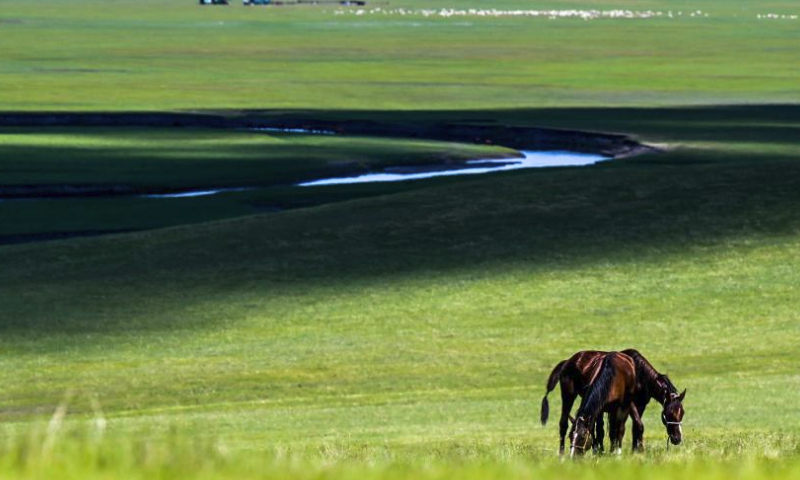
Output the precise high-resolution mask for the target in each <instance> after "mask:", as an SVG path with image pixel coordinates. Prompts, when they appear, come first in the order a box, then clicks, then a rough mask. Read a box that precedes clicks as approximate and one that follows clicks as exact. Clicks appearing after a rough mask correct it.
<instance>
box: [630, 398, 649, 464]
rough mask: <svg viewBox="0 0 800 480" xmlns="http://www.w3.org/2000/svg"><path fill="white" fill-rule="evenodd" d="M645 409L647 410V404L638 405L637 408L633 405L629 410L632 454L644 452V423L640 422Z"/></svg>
mask: <svg viewBox="0 0 800 480" xmlns="http://www.w3.org/2000/svg"><path fill="white" fill-rule="evenodd" d="M645 408H647V404H645V405H640V406H639V407H638V408H637V407H636V405H633V407H632V408H631V416H632V417H633V426H632V427H631V436H632V437H633V442H632V444H633V451H634V452H644V422H642V415H644V410H645Z"/></svg>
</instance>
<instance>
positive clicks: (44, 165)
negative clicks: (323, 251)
mask: <svg viewBox="0 0 800 480" xmlns="http://www.w3.org/2000/svg"><path fill="white" fill-rule="evenodd" d="M513 155H516V152H515V151H513V150H511V149H505V148H502V147H494V146H480V145H466V144H456V143H448V142H435V141H426V140H414V139H411V140H401V139H378V138H366V137H347V138H343V137H331V136H308V135H298V134H271V135H268V134H265V133H261V132H257V133H254V132H246V131H230V130H214V129H168V128H160V129H154V128H111V127H109V128H100V127H98V128H58V127H53V128H16V129H14V128H7V129H3V130H2V131H0V176H1V177H0V178H2V181H1V183H0V215H2V218H3V219H4V221H3V222H2V224H0V241H2V240H3V239H5V241H6V242H15V241H25V240H30V239H46V238H48V235H50V236H56V237H57V236H58V235H62V234H70V233H75V234H82V233H87V232H88V233H91V232H113V231H129V230H139V229H146V228H157V227H165V226H170V225H175V224H185V223H197V222H202V221H209V220H217V219H222V218H229V217H236V216H242V215H248V214H254V213H259V212H276V211H282V210H285V209H291V208H298V207H306V206H313V205H319V204H321V203H327V202H331V201H340V200H342V199H349V198H358V197H362V196H369V195H375V194H385V193H388V192H391V191H396V190H397V189H398V187H392V186H389V187H385V186H384V187H375V186H354V187H350V188H338V189H330V188H315V189H302V188H297V187H295V186H294V184H296V183H298V182H301V181H303V180H311V179H318V178H326V177H334V176H347V175H358V174H362V173H367V172H370V171H376V170H381V169H383V168H385V167H387V166H395V165H415V164H417V165H418V164H439V163H449V162H458V161H464V160H467V159H475V158H496V157H501V158H502V157H505V156H513ZM62 186H70V187H76V188H81V187H82V186H84V187H89V188H92V187H99V188H107V189H110V188H117V187H119V188H122V189H123V190H124V191H131V192H134V193H128V194H122V195H118V196H117V197H110V198H109V197H104V196H102V195H101V196H98V197H92V196H91V195H89V196H87V197H86V198H35V196H36V195H42V196H44V197H46V196H47V195H48V192H53V193H49V195H58V194H60V192H61V188H62ZM20 187H32V191H33V193H31V194H29V196H28V197H25V198H14V192H13V191H14V189H15V188H16V189H19V188H20ZM39 187H40V188H39ZM220 187H225V188H231V187H233V188H245V189H248V190H246V191H242V192H228V193H224V194H220V195H215V196H212V197H201V198H194V199H169V198H140V197H139V196H138V195H136V194H135V192H140V193H143V192H149V193H160V192H170V191H181V190H186V189H199V190H202V189H204V188H220ZM37 188H39V190H41V192H40V193H37V192H38V190H37ZM406 188H408V187H406ZM412 188H413V187H412ZM3 196H6V197H8V198H5V199H2V197H3Z"/></svg>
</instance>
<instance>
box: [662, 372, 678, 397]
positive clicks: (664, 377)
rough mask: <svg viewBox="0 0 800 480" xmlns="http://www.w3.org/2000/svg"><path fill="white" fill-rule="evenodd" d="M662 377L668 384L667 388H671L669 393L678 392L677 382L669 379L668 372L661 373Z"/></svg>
mask: <svg viewBox="0 0 800 480" xmlns="http://www.w3.org/2000/svg"><path fill="white" fill-rule="evenodd" d="M661 379H662V380H664V383H666V384H667V388H669V393H675V394H677V393H678V387H676V386H675V384H673V383H672V380H670V379H669V377H668V376H667V374H666V373H665V374H663V375H661Z"/></svg>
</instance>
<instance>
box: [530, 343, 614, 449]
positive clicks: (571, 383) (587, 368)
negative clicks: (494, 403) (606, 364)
mask: <svg viewBox="0 0 800 480" xmlns="http://www.w3.org/2000/svg"><path fill="white" fill-rule="evenodd" d="M606 354H607V352H600V351H597V350H585V351H582V352H577V353H576V354H575V355H573V356H571V357H569V358H568V359H566V360H563V361H561V362H559V364H558V365H556V368H554V369H553V372H552V373H550V377H549V378H548V379H547V391H546V392H545V394H544V398H543V399H542V411H541V420H542V425H547V418H548V417H549V415H550V404H549V402H548V401H547V395H549V394H550V392H551V391H552V390H553V389H555V388H556V384H557V383H560V384H561V418H560V420H559V422H558V429H559V430H558V431H559V446H558V452H559V453H560V454H563V453H564V438H566V436H567V429H568V428H569V423H568V420H569V419H570V415H569V412H570V411H571V410H572V405H573V403H575V399H576V398H577V397H578V395H582V393H583V392H584V390H585V389H586V388H587V387H588V386H589V383H591V375H592V373H593V372H595V371H597V370H598V368H599V366H600V362H601V361H602V358H603V356H605V355H606ZM595 427H596V429H597V436H596V437H595V442H596V443H595V445H593V447H594V448H595V449H597V450H602V449H603V436H604V432H603V419H602V418H599V419H598V421H597V424H596V425H595Z"/></svg>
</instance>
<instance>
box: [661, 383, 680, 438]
mask: <svg viewBox="0 0 800 480" xmlns="http://www.w3.org/2000/svg"><path fill="white" fill-rule="evenodd" d="M684 398H686V390H684V391H683V393H681V394H680V395H678V394H677V393H669V394H668V395H667V399H666V401H665V402H664V410H663V411H662V412H661V423H663V424H664V426H665V427H666V428H667V436H668V437H669V441H670V442H671V443H672V444H673V445H680V444H681V442H682V441H683V429H682V428H681V424H682V422H683V415H684V414H685V413H686V410H684V408H683V399H684Z"/></svg>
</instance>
